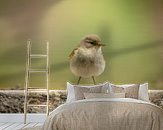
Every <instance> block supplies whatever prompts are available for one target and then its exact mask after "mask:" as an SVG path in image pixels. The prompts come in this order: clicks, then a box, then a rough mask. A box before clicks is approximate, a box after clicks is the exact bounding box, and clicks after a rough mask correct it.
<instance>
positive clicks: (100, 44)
mask: <svg viewBox="0 0 163 130" xmlns="http://www.w3.org/2000/svg"><path fill="white" fill-rule="evenodd" d="M98 46H106V44H102V43H99V44H98Z"/></svg>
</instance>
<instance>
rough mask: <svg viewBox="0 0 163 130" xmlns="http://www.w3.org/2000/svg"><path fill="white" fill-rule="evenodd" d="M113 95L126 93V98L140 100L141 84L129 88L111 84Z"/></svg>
mask: <svg viewBox="0 0 163 130" xmlns="http://www.w3.org/2000/svg"><path fill="white" fill-rule="evenodd" d="M110 85H111V89H112V92H113V93H125V97H126V98H135V99H138V94H139V84H131V85H128V86H120V85H114V84H110Z"/></svg>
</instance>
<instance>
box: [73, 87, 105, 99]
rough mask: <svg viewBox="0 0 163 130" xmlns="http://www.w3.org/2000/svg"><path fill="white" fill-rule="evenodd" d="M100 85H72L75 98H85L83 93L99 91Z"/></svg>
mask: <svg viewBox="0 0 163 130" xmlns="http://www.w3.org/2000/svg"><path fill="white" fill-rule="evenodd" d="M101 90H102V86H93V87H89V88H88V87H74V93H75V99H76V100H82V99H85V97H84V93H101Z"/></svg>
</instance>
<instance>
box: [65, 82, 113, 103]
mask: <svg viewBox="0 0 163 130" xmlns="http://www.w3.org/2000/svg"><path fill="white" fill-rule="evenodd" d="M75 87H78V88H82V90H81V89H79V90H78V89H75ZM96 87H97V88H99V87H100V88H101V91H100V92H101V93H107V92H108V93H110V85H109V84H108V82H105V83H103V84H98V85H75V84H71V83H69V82H67V100H66V103H70V102H73V101H76V100H77V99H78V100H79V98H80V97H82V98H81V99H83V93H82V94H80V96H77V94H76V97H77V99H76V97H75V92H76V93H79V91H81V92H82V91H84V90H85V91H84V92H86V91H87V90H88V91H89V90H90V89H87V88H93V89H96ZM90 91H93V90H92V89H91V90H90ZM97 92H99V91H97Z"/></svg>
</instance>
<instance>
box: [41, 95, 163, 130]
mask: <svg viewBox="0 0 163 130" xmlns="http://www.w3.org/2000/svg"><path fill="white" fill-rule="evenodd" d="M162 122H163V110H162V109H161V108H159V107H157V106H155V105H152V104H150V103H148V102H144V101H141V100H136V99H131V98H107V99H106V98H100V99H98V100H97V99H84V100H78V101H75V102H72V103H66V104H64V105H61V106H59V107H58V108H57V109H55V110H54V111H53V112H52V113H51V114H50V115H49V116H48V118H47V119H46V121H45V123H44V125H43V127H42V130H162V128H163V123H162Z"/></svg>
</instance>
